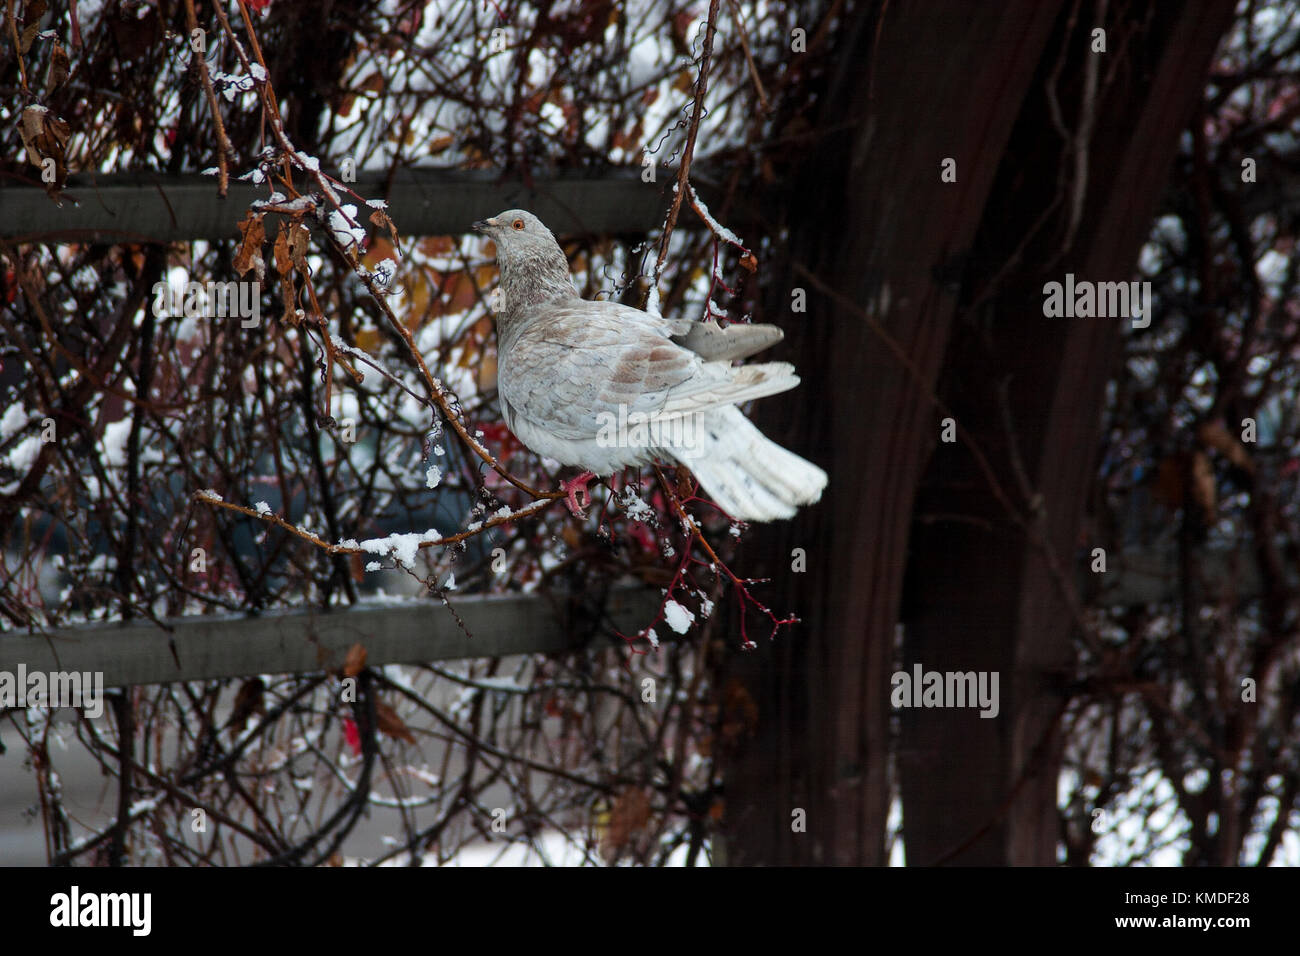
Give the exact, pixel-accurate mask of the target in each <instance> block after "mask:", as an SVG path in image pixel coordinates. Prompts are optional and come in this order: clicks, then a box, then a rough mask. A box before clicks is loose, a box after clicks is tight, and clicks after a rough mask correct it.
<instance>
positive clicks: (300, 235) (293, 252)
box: [289, 222, 311, 277]
mask: <svg viewBox="0 0 1300 956" xmlns="http://www.w3.org/2000/svg"><path fill="white" fill-rule="evenodd" d="M310 242H311V230H310V229H308V228H307V227H306V226H304V225H303V224H302V223H300V222H295V223H294V224H293V225H292V226H290V227H289V257H290V258H291V259H293V264H294V265H295V266H297V268H298V272H299V273H300V274H301V275H302V276H303V277H306V276H309V275H311V269H310V268H308V266H307V246H308V244H309V243H310Z"/></svg>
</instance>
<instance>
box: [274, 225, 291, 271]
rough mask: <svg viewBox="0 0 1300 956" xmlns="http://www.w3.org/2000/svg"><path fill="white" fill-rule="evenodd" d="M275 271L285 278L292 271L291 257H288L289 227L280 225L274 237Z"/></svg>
mask: <svg viewBox="0 0 1300 956" xmlns="http://www.w3.org/2000/svg"><path fill="white" fill-rule="evenodd" d="M274 253H275V271H276V272H278V273H280V275H281V276H282V277H283V276H287V275H289V273H291V272H292V271H293V257H292V256H291V255H289V226H288V225H287V224H286V223H283V222H282V223H280V231H279V232H278V233H277V234H276V237H275V247H274Z"/></svg>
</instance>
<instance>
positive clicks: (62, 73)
mask: <svg viewBox="0 0 1300 956" xmlns="http://www.w3.org/2000/svg"><path fill="white" fill-rule="evenodd" d="M71 71H72V65H71V63H70V62H69V61H68V51H67V50H65V49H63V44H61V43H59V42H58V41H55V43H54V49H53V50H52V51H51V52H50V72H49V75H48V76H46V78H45V92H46V93H53V92H54V91H55V90H57V89H58V88H59V87H60V86H62V85H63V82H64V80H66V79H67V78H68V74H69V73H70V72H71Z"/></svg>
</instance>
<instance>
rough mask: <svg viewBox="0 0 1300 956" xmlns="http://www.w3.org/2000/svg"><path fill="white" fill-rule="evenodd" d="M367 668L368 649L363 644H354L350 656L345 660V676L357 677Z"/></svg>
mask: <svg viewBox="0 0 1300 956" xmlns="http://www.w3.org/2000/svg"><path fill="white" fill-rule="evenodd" d="M365 667H366V648H365V645H363V644H353V645H352V646H351V647H349V648H348V656H347V657H346V658H344V660H343V676H344V677H356V676H357V675H358V674H360V673H361V672H362V671H363V670H365Z"/></svg>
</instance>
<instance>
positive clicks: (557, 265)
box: [474, 209, 574, 309]
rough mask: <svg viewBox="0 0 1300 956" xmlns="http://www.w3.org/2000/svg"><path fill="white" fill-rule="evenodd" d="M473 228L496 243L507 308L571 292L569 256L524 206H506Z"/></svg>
mask: <svg viewBox="0 0 1300 956" xmlns="http://www.w3.org/2000/svg"><path fill="white" fill-rule="evenodd" d="M474 228H475V229H476V230H477V231H478V232H481V233H483V235H485V236H487V237H488V238H489V239H491V240H492V241H493V242H494V243H496V247H497V265H498V266H500V267H501V292H502V295H503V296H504V297H505V300H506V302H507V303H509V308H512V309H513V308H517V307H519V306H521V305H525V304H528V303H533V302H544V301H546V300H547V299H552V298H555V297H557V296H572V295H574V289H573V282H572V280H570V278H569V260H568V259H566V258H565V257H564V251H563V250H562V249H561V248H560V244H559V243H558V242H556V241H555V237H554V236H553V235H551V230H549V229H547V228H546V226H544V225H542V221H541V220H540V219H538V218H537V217H536V216H534V215H533V214H532V213H531V212H528V211H527V210H524V209H507V210H506V211H505V212H502V213H498V214H497V215H495V216H493V217H492V218H491V219H484V220H482V221H480V222H476V223H474Z"/></svg>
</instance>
